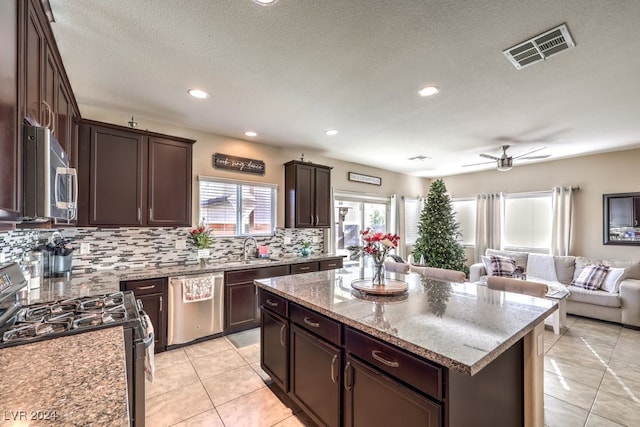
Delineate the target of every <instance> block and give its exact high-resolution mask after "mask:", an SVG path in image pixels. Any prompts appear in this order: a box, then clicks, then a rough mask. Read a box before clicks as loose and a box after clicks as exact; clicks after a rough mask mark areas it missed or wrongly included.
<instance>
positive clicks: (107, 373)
mask: <svg viewBox="0 0 640 427" xmlns="http://www.w3.org/2000/svg"><path fill="white" fill-rule="evenodd" d="M124 355H125V349H124V334H123V330H122V327H113V328H106V329H101V330H97V331H92V332H85V333H82V334H76V335H69V336H63V337H59V338H55V339H49V340H44V341H39V342H34V343H29V344H22V345H18V346H15V347H8V348H3V349H0V376H1V377H2V378H4V380H3V381H0V396H1V398H0V411H2V412H1V413H0V415H1V418H0V424H4V423H5V422H9V425H12V423H13V422H14V418H15V422H16V424H20V425H29V424H31V425H56V426H80V425H82V426H89V425H93V426H118V427H121V426H125V425H129V409H128V401H127V379H126V364H125V359H124Z"/></svg>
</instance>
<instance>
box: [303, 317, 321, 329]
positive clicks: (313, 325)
mask: <svg viewBox="0 0 640 427" xmlns="http://www.w3.org/2000/svg"><path fill="white" fill-rule="evenodd" d="M304 323H306V324H307V325H309V326H311V327H312V328H319V327H320V323H318V322H316V321H315V320H311V319H309V318H308V317H305V318H304Z"/></svg>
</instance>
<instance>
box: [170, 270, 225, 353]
mask: <svg viewBox="0 0 640 427" xmlns="http://www.w3.org/2000/svg"><path fill="white" fill-rule="evenodd" d="M167 315H168V317H169V321H168V331H167V345H174V344H183V343H187V342H189V341H193V340H195V339H198V338H202V337H206V336H209V335H214V334H217V333H220V332H222V329H223V327H224V275H223V274H222V273H219V274H206V275H192V276H179V277H169V310H168V312H167Z"/></svg>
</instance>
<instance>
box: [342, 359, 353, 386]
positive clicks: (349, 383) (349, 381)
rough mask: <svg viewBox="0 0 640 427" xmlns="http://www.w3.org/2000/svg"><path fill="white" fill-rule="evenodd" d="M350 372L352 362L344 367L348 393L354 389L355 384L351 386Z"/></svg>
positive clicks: (345, 384)
mask: <svg viewBox="0 0 640 427" xmlns="http://www.w3.org/2000/svg"><path fill="white" fill-rule="evenodd" d="M349 371H351V362H347V364H346V365H345V366H344V389H345V390H346V391H351V389H352V388H353V384H351V377H350V376H349Z"/></svg>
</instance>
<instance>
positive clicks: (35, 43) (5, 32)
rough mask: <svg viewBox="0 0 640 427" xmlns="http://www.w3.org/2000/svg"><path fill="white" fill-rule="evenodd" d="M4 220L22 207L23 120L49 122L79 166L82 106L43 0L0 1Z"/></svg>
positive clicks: (0, 217)
mask: <svg viewBox="0 0 640 427" xmlns="http://www.w3.org/2000/svg"><path fill="white" fill-rule="evenodd" d="M0 51H1V52H2V55H1V57H0V81H1V82H2V87H3V90H1V91H0V222H2V221H5V220H7V219H9V220H11V219H14V220H15V219H17V218H18V217H19V216H20V211H21V210H22V122H23V119H24V118H25V117H32V118H33V120H35V121H37V122H38V123H39V124H40V125H42V126H48V127H49V128H50V129H51V131H52V132H53V135H54V136H55V137H56V139H57V140H58V142H60V145H61V146H62V147H63V148H64V149H65V151H66V152H67V154H68V155H69V157H70V165H71V167H75V166H76V165H77V151H76V150H77V118H78V117H80V110H79V109H78V105H77V103H76V100H75V97H74V96H73V92H72V90H71V85H70V83H69V79H68V78H67V74H66V72H65V69H64V65H63V63H62V59H61V57H60V53H59V52H58V48H57V45H56V42H55V38H54V36H53V32H52V31H51V26H50V25H49V22H48V20H47V18H46V16H45V13H44V10H43V7H42V3H41V2H40V0H2V1H1V2H0Z"/></svg>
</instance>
